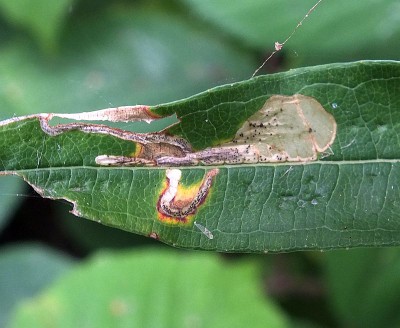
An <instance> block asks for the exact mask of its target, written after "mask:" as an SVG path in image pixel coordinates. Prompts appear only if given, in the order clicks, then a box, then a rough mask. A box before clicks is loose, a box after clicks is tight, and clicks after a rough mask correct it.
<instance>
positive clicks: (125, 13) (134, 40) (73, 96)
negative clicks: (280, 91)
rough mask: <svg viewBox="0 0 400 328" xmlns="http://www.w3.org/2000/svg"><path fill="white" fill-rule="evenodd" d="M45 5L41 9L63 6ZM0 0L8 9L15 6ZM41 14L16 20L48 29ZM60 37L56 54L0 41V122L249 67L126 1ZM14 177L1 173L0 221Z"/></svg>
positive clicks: (133, 96)
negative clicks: (5, 176) (122, 6)
mask: <svg viewBox="0 0 400 328" xmlns="http://www.w3.org/2000/svg"><path fill="white" fill-rule="evenodd" d="M50 2H51V4H49V8H47V9H46V10H51V8H52V7H53V6H60V5H61V4H62V3H63V1H58V0H57V1H50ZM3 3H4V6H10V7H12V8H14V7H16V6H19V5H22V3H20V2H19V1H3ZM0 4H1V1H0ZM31 6H40V5H39V1H29V6H26V7H24V8H23V9H21V8H17V9H18V10H17V12H16V15H17V14H18V15H21V16H22V15H25V14H26V15H28V14H29V10H30V9H29V8H30V7H31ZM35 8H36V7H35ZM26 12H28V14H27V13H26ZM46 12H47V11H43V12H41V13H40V15H33V16H31V17H30V18H29V19H28V20H27V21H24V24H29V23H30V22H31V20H35V22H36V20H38V22H40V24H41V27H42V28H46V29H47V28H49V29H50V28H51V21H52V20H51V19H50V20H47V19H46V20H44V19H43V17H42V15H44V14H45V13H46ZM29 15H30V14H29ZM43 21H46V24H43ZM53 30H54V29H53ZM63 36H64V38H63V39H62V40H61V41H62V42H61V43H60V45H59V50H60V51H58V52H57V53H56V54H54V55H53V56H52V57H51V58H49V56H47V55H43V54H42V53H41V52H40V51H38V49H37V47H35V46H33V45H32V44H31V42H29V41H28V40H26V39H12V40H10V41H9V42H4V43H2V44H1V48H0V50H1V51H0V84H1V86H2V87H1V92H0V108H1V110H0V119H6V118H9V117H12V116H20V115H25V114H29V113H34V112H49V111H70V112H73V111H84V110H89V109H96V108H102V107H105V106H109V105H110V104H111V103H114V104H117V103H118V104H129V103H135V102H150V103H157V102H164V101H170V100H173V99H177V98H180V97H185V96H188V95H190V94H193V93H196V92H199V91H201V90H202V89H205V88H208V87H209V86H210V85H216V84H217V83H218V81H221V80H224V81H226V79H227V78H228V77H230V78H232V76H236V77H237V78H243V77H246V76H248V75H250V74H251V71H252V69H253V67H254V64H252V62H251V60H250V58H249V56H248V55H245V54H244V53H243V52H238V51H235V50H234V49H232V48H231V47H229V46H227V45H226V44H225V45H224V44H222V43H220V42H219V40H218V39H216V38H215V37H214V35H212V34H211V33H204V32H202V31H200V29H199V28H195V27H193V26H192V25H191V24H190V22H188V21H186V20H184V19H182V18H181V17H170V16H169V15H167V14H166V13H163V12H161V11H159V10H156V9H155V8H152V10H146V9H144V8H140V7H138V6H134V7H133V6H132V7H130V6H126V7H124V8H123V10H122V9H120V10H117V9H115V10H108V11H102V12H101V15H99V14H98V15H95V14H91V16H90V18H85V19H84V20H81V21H79V20H78V22H75V23H74V24H70V25H68V26H67V27H66V28H65V29H64V30H63ZM116 36H118V37H116ZM161 54H162V55H161ZM178 76H179V78H175V77H178ZM171 81H173V83H171ZM154 90H157V92H155V91H154ZM164 126H165V123H164ZM144 128H147V125H146V126H145V127H144ZM18 182H19V181H18ZM18 182H16V179H13V180H11V179H9V178H7V179H2V180H1V182H0V222H2V224H5V222H6V220H7V218H8V217H9V215H10V214H11V211H12V209H14V208H15V206H12V205H11V204H12V203H17V202H18V198H17V197H15V196H14V197H13V196H11V194H13V193H21V192H22V191H23V189H22V187H23V186H22V184H21V183H18ZM17 184H18V185H19V187H18V186H17ZM4 194H10V196H6V195H4Z"/></svg>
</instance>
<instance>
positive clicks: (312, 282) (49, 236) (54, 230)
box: [0, 0, 400, 327]
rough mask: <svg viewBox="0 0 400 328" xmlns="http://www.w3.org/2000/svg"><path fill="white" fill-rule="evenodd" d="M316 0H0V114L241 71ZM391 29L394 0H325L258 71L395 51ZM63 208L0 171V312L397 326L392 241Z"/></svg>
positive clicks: (18, 322) (6, 318)
mask: <svg viewBox="0 0 400 328" xmlns="http://www.w3.org/2000/svg"><path fill="white" fill-rule="evenodd" d="M315 2H316V0H303V1H293V0H284V1H283V0H281V1H272V0H252V1H244V0H174V1H162V0H149V1H139V0H136V1H135V0H115V1H106V0H57V1H55V0H13V1H9V0H0V41H1V42H0V106H1V110H0V119H5V118H9V117H12V116H20V115H25V114H29V113H39V112H79V111H89V110H95V109H101V108H106V107H113V106H122V105H133V104H147V105H154V104H158V103H164V102H169V101H173V100H178V99H181V98H184V97H188V96H190V95H193V94H195V93H198V92H201V91H204V90H206V89H208V88H212V87H214V86H217V85H220V84H226V83H230V82H233V81H240V80H243V79H247V78H249V77H250V76H251V75H252V74H253V72H254V71H255V69H256V68H257V67H258V66H259V65H260V64H261V63H262V62H263V60H264V59H265V58H267V57H268V56H269V54H270V53H271V51H273V45H274V42H275V41H279V42H282V41H283V40H284V39H286V37H287V36H288V35H290V33H291V32H292V30H293V29H294V27H295V26H296V25H297V23H298V22H299V21H300V20H301V19H302V18H303V17H304V15H305V14H306V13H307V11H308V10H309V9H310V8H311V7H312V6H313V5H314V4H315ZM399 40H400V4H399V2H398V0H381V1H377V0H364V1H362V2H360V1H353V2H350V1H347V0H335V1H329V0H325V1H323V2H322V3H321V4H320V6H319V7H317V9H316V10H315V11H314V12H313V13H312V14H311V15H310V16H309V18H308V19H307V20H306V21H305V22H304V24H303V25H302V26H301V28H300V29H299V30H298V31H297V33H296V34H295V35H294V36H293V38H292V39H291V40H290V41H289V42H288V43H287V44H286V46H285V47H284V49H283V50H282V51H281V52H280V53H278V54H276V56H274V57H273V58H272V59H271V60H270V61H269V62H268V63H267V65H266V66H265V67H264V68H263V70H262V71H261V72H260V73H263V74H267V73H273V72H277V71H282V70H287V69H290V68H294V67H300V66H312V65H317V64H323V63H331V62H338V61H343V62H346V61H353V60H363V59H395V60H398V59H399V57H400V42H399ZM160 124H161V125H157V126H153V125H152V126H150V127H149V126H147V125H142V124H138V125H135V126H133V127H132V125H127V124H125V125H123V127H124V128H129V129H136V130H137V131H144V130H145V129H146V128H147V129H149V128H150V129H152V130H155V129H159V128H161V127H162V124H164V125H165V124H167V123H166V122H161V123H160ZM69 210H71V205H70V204H68V203H67V202H65V201H50V200H44V199H41V198H40V197H38V196H37V195H36V194H35V193H34V191H33V190H31V189H29V187H28V186H26V185H25V184H24V183H23V182H22V181H20V180H19V179H18V178H15V177H1V178H0V247H1V248H0V327H2V326H6V325H9V326H14V327H25V326H26V327H45V326H47V325H50V326H52V327H53V326H55V327H73V326H81V327H82V326H86V327H206V326H207V327H223V326H225V327H226V326H229V327H241V326H243V325H245V324H248V325H250V326H252V327H266V326H267V327H377V326H386V327H398V326H400V315H399V313H398V310H397V309H398V308H399V306H400V261H399V262H397V261H398V260H400V252H399V250H398V249H395V248H393V249H359V250H348V251H335V252H329V253H317V252H304V253H293V254H279V255H272V254H271V255H269V254H266V255H264V256H254V255H243V254H242V255H234V254H229V255H226V254H225V255H224V254H213V253H203V252H190V251H183V250H173V249H171V248H169V247H166V246H164V245H162V244H160V243H157V242H155V241H153V240H150V239H148V238H144V237H141V236H136V235H132V234H129V233H126V232H123V231H118V230H115V229H112V228H108V227H105V226H102V225H100V224H97V223H93V222H91V221H87V220H85V219H82V218H77V217H74V216H72V215H71V214H68V211H69Z"/></svg>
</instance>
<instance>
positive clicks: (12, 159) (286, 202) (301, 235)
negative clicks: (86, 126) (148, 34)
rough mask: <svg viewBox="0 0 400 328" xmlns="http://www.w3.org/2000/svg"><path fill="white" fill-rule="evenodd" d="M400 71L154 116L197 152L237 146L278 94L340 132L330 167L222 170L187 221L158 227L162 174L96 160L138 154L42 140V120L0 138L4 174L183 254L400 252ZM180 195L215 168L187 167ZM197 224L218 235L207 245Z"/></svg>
mask: <svg viewBox="0 0 400 328" xmlns="http://www.w3.org/2000/svg"><path fill="white" fill-rule="evenodd" d="M399 90H400V64H399V63H398V62H388V61H374V62H356V63H349V64H332V65H324V66H317V67H310V68H302V69H296V70H291V71H289V72H286V73H279V74H274V75H268V76H260V77H257V78H254V79H250V80H247V81H243V82H239V83H235V84H232V85H226V86H221V87H217V88H214V89H212V90H208V91H207V92H204V93H202V94H199V95H196V96H193V97H191V98H188V99H184V100H182V101H177V102H173V103H169V104H164V105H159V106H154V107H152V108H151V111H152V112H153V113H155V114H157V115H159V116H163V117H164V116H170V115H173V114H176V115H177V117H178V119H179V123H178V124H176V125H174V126H172V127H170V128H169V129H168V130H167V132H168V133H169V134H172V135H176V136H179V137H183V138H185V139H186V140H187V141H188V142H189V143H190V144H191V146H192V147H193V148H194V149H196V150H201V149H204V148H206V147H211V146H215V145H218V144H221V143H222V142H225V141H226V140H229V139H230V138H232V136H234V135H235V132H236V131H237V128H238V126H240V124H241V123H242V122H243V121H245V120H246V119H247V118H249V117H250V116H251V115H252V114H254V113H255V112H256V111H257V110H258V109H259V108H260V107H262V105H263V104H264V103H265V101H266V100H267V99H268V98H269V97H271V96H273V95H286V96H291V95H294V94H301V95H305V96H309V97H312V98H314V99H315V100H317V101H318V102H319V103H320V104H321V105H322V106H323V108H324V109H325V110H326V111H327V112H329V113H330V114H331V115H332V116H333V117H334V119H335V120H336V123H337V134H336V138H335V141H334V143H333V144H332V145H331V152H330V154H329V156H321V157H320V158H319V159H318V160H317V161H309V162H305V163H298V162H285V163H279V164H277V163H263V164H251V165H250V164H243V165H219V166H218V169H219V173H218V174H217V176H216V177H215V178H214V182H213V184H212V187H211V189H210V192H209V194H208V195H207V198H206V200H205V202H204V203H202V204H200V205H199V206H198V208H197V211H196V212H195V213H194V215H192V217H191V219H190V220H188V221H187V222H175V223H174V222H172V223H171V222H165V221H163V220H162V219H160V216H159V213H158V209H157V202H158V201H159V197H160V194H161V193H162V192H163V190H165V186H166V168H161V167H152V168H149V167H102V166H98V165H96V163H95V158H96V156H99V155H104V154H109V155H118V156H129V155H131V154H132V153H133V152H134V151H135V144H134V143H132V142H129V141H125V140H120V139H117V138H115V137H112V136H108V135H99V134H88V133H83V132H80V131H69V132H66V133H63V134H60V135H58V136H49V135H47V134H45V133H44V132H43V131H42V130H41V128H40V125H39V122H38V120H37V119H35V118H33V119H27V120H23V121H20V122H14V123H11V124H7V125H3V126H1V127H0V165H1V170H2V171H3V172H4V173H5V174H16V175H18V176H21V177H22V178H24V179H25V180H26V181H27V182H28V183H29V184H31V185H32V186H34V188H35V189H36V190H37V191H38V192H39V193H40V194H41V195H43V196H44V197H49V198H64V199H67V200H69V201H71V202H72V203H74V210H73V211H74V213H75V214H77V215H80V216H83V217H85V218H88V219H91V220H94V221H98V222H101V223H103V224H106V225H109V226H113V227H117V228H120V229H123V230H127V231H131V232H135V233H139V234H143V235H149V236H152V237H154V238H158V239H160V240H161V241H163V242H165V243H168V244H171V245H175V246H179V247H187V248H195V249H207V250H217V251H226V252H268V251H271V252H279V251H293V250H305V249H334V248H342V247H358V246H390V245H399V244H400V214H399V213H400V192H399V190H400V189H399V188H400V163H399V159H400V149H399V140H400V139H399V138H400V136H399V134H400V95H399ZM179 169H180V170H181V171H182V180H181V182H180V183H181V185H182V186H187V187H190V186H191V185H192V184H196V183H197V184H198V183H199V181H201V180H202V179H203V177H204V175H205V174H206V172H209V171H210V169H211V167H207V166H194V167H179ZM194 221H195V222H196V223H198V224H200V225H201V226H203V227H205V228H206V229H207V230H208V231H210V232H211V234H212V236H213V238H212V239H210V235H208V236H207V234H204V230H203V232H202V231H201V230H200V229H199V228H198V226H196V225H194V224H193V223H194Z"/></svg>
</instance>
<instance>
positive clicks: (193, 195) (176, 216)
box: [157, 169, 219, 224]
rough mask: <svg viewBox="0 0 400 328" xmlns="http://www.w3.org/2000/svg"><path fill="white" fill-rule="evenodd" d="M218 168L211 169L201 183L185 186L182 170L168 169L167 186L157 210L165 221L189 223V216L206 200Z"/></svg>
mask: <svg viewBox="0 0 400 328" xmlns="http://www.w3.org/2000/svg"><path fill="white" fill-rule="evenodd" d="M218 172H219V170H218V169H212V170H209V171H208V172H207V173H206V174H205V175H204V177H203V180H202V181H201V182H200V183H197V184H195V185H192V186H189V187H184V186H182V185H181V183H180V181H181V177H182V171H181V170H178V169H168V170H166V182H165V184H166V186H165V188H164V190H163V191H162V193H161V195H160V197H159V199H158V203H157V210H158V213H159V219H160V220H161V221H162V222H164V223H171V224H177V223H189V221H190V220H189V218H190V216H192V215H193V214H194V213H195V212H196V211H197V209H198V208H199V207H200V206H201V205H202V204H203V203H204V202H205V200H206V198H207V196H208V194H209V191H210V189H211V185H212V183H213V179H214V177H215V176H216V175H217V174H218Z"/></svg>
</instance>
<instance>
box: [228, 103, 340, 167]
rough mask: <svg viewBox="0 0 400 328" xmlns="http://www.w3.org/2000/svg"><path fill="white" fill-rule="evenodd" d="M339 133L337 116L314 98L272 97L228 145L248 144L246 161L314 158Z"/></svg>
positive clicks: (245, 151)
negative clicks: (337, 131) (334, 116)
mask: <svg viewBox="0 0 400 328" xmlns="http://www.w3.org/2000/svg"><path fill="white" fill-rule="evenodd" d="M335 136H336V121H335V119H334V118H333V116H332V115H331V114H329V113H328V112H327V111H326V110H325V109H324V108H323V107H322V106H321V104H320V103H319V102H318V101H316V100H315V99H314V98H311V97H307V96H303V95H294V96H272V97H271V98H269V99H268V100H267V101H266V103H265V104H264V106H263V107H262V108H261V110H260V111H258V112H257V113H255V114H254V115H253V116H251V117H250V118H249V119H248V120H247V121H246V123H245V124H244V125H243V126H242V127H241V128H240V129H239V130H238V131H237V133H236V136H235V138H234V140H233V141H232V142H230V143H228V144H226V145H224V146H225V147H226V146H239V145H241V146H242V147H241V149H242V151H243V146H245V147H244V149H245V150H244V153H245V161H246V162H276V161H310V160H316V159H317V155H318V153H321V152H324V151H326V150H327V149H328V148H329V147H330V146H331V145H332V143H333V141H334V140H335ZM246 146H247V147H246ZM239 160H240V159H239Z"/></svg>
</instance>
